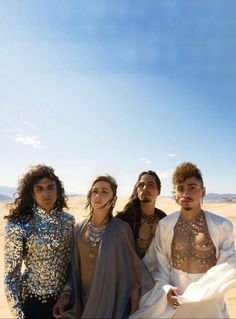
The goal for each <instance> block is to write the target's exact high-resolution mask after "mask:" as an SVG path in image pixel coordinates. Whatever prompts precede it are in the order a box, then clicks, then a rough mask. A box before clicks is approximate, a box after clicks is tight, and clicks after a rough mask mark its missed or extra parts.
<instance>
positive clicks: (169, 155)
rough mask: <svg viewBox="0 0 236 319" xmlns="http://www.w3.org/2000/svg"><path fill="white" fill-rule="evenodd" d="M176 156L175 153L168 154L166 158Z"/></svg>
mask: <svg viewBox="0 0 236 319" xmlns="http://www.w3.org/2000/svg"><path fill="white" fill-rule="evenodd" d="M176 156H178V154H175V153H170V154H168V157H176Z"/></svg>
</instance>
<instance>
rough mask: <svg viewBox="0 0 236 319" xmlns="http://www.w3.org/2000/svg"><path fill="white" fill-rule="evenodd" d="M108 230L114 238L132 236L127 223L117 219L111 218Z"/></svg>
mask: <svg viewBox="0 0 236 319" xmlns="http://www.w3.org/2000/svg"><path fill="white" fill-rule="evenodd" d="M109 229H110V231H111V232H112V234H113V235H115V236H116V237H119V238H121V237H124V236H127V235H128V236H133V234H132V230H131V228H130V226H129V224H128V223H126V222H125V221H123V220H120V219H118V218H114V217H113V218H111V220H110V221H109Z"/></svg>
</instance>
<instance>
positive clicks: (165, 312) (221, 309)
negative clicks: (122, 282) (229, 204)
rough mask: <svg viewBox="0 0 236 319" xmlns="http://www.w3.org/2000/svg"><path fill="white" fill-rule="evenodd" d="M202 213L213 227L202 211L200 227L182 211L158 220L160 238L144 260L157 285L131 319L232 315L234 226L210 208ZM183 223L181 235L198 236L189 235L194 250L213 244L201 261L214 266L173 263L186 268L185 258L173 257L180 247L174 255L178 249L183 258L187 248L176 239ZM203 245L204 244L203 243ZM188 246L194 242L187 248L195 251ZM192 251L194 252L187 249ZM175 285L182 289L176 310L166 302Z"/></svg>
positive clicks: (235, 263) (235, 254) (235, 256)
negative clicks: (199, 269) (195, 269)
mask: <svg viewBox="0 0 236 319" xmlns="http://www.w3.org/2000/svg"><path fill="white" fill-rule="evenodd" d="M203 215H204V218H205V221H206V225H207V229H208V231H206V228H205V221H204V219H202V217H201V215H200V216H199V219H198V220H197V221H196V222H197V226H196V225H190V224H189V225H186V224H185V222H183V221H181V219H180V212H176V213H173V214H170V215H168V216H167V217H165V218H163V219H162V220H161V221H160V222H159V224H158V226H157V227H158V229H157V231H156V234H155V237H154V239H153V241H152V243H151V245H150V246H149V249H148V251H147V253H146V255H145V257H144V259H143V261H144V263H145V264H146V266H147V268H148V270H149V271H151V272H152V276H153V278H154V280H155V282H156V284H155V287H154V288H153V289H152V290H150V291H149V292H147V293H146V294H145V295H144V296H143V297H142V298H141V300H140V309H139V310H138V311H136V312H135V313H134V314H132V315H131V316H130V318H229V315H228V312H227V309H226V305H225V302H224V294H225V292H226V291H227V290H228V289H230V288H234V287H236V251H235V246H234V232H233V225H232V222H231V221H229V220H228V219H226V218H223V217H221V216H218V215H215V214H212V213H210V212H207V211H203ZM178 221H179V222H178ZM178 223H179V224H178ZM194 224H195V223H194ZM195 226H196V228H195ZM179 227H180V229H181V233H185V234H186V232H187V233H190V235H192V236H193V238H192V239H190V245H193V246H195V247H194V249H196V248H197V249H198V250H199V249H200V250H203V251H204V250H206V251H207V250H208V249H209V247H211V248H210V250H209V251H208V252H207V253H206V256H204V254H203V255H201V257H200V259H199V260H202V261H203V260H207V262H208V265H212V266H210V268H209V270H207V271H206V272H203V273H189V272H185V271H181V270H179V269H176V268H174V267H173V265H175V266H176V267H179V266H181V267H182V266H183V263H185V262H186V261H185V260H183V263H182V261H180V260H179V259H178V258H176V257H175V256H173V249H176V248H177V252H176V251H175V252H174V254H177V255H178V249H179V252H180V253H181V254H182V256H184V251H183V250H182V248H183V246H184V245H185V244H184V240H182V239H181V241H180V240H179V241H178V242H179V245H180V246H179V247H176V246H177V243H178V242H176V241H175V240H176V236H177V235H178V234H180V233H179ZM196 233H198V234H199V233H200V234H204V236H202V237H201V236H200V239H201V238H202V241H201V240H200V242H198V243H197V240H198V239H199V237H198V236H196ZM208 235H209V237H208ZM174 236H175V239H174V243H173V238H174ZM198 244H200V245H199V247H198V246H197V245H198ZM188 245H189V243H187V246H186V247H185V248H186V249H187V250H188V249H190V248H188ZM203 245H204V246H203ZM173 246H175V247H173ZM214 249H215V258H216V264H215V265H214V258H213V251H214ZM208 253H209V256H208V257H207V255H208ZM187 254H190V252H189V251H188V252H187ZM193 254H196V252H193ZM202 256H203V257H202ZM177 257H178V256H177ZM184 257H185V256H184ZM205 257H206V258H205ZM175 258H176V259H175ZM208 258H209V259H208ZM176 260H177V261H176ZM211 263H212V264H211ZM197 264H198V263H197ZM197 264H196V265H197ZM196 265H195V266H196ZM204 267H205V266H204ZM208 267H209V266H208ZM172 287H177V292H178V301H179V303H180V306H178V307H177V308H173V306H172V305H171V304H170V303H169V302H168V300H167V293H168V291H169V289H170V288H172Z"/></svg>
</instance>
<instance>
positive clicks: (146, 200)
mask: <svg viewBox="0 0 236 319" xmlns="http://www.w3.org/2000/svg"><path fill="white" fill-rule="evenodd" d="M141 202H142V203H144V204H146V203H150V202H151V200H150V199H148V198H144V199H142V200H141Z"/></svg>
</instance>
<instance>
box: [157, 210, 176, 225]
mask: <svg viewBox="0 0 236 319" xmlns="http://www.w3.org/2000/svg"><path fill="white" fill-rule="evenodd" d="M179 215H180V211H177V212H174V213H171V214H169V215H166V216H165V217H163V218H162V219H161V220H160V221H159V223H158V224H159V225H160V226H166V225H170V224H172V223H175V222H177V220H178V218H179Z"/></svg>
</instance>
